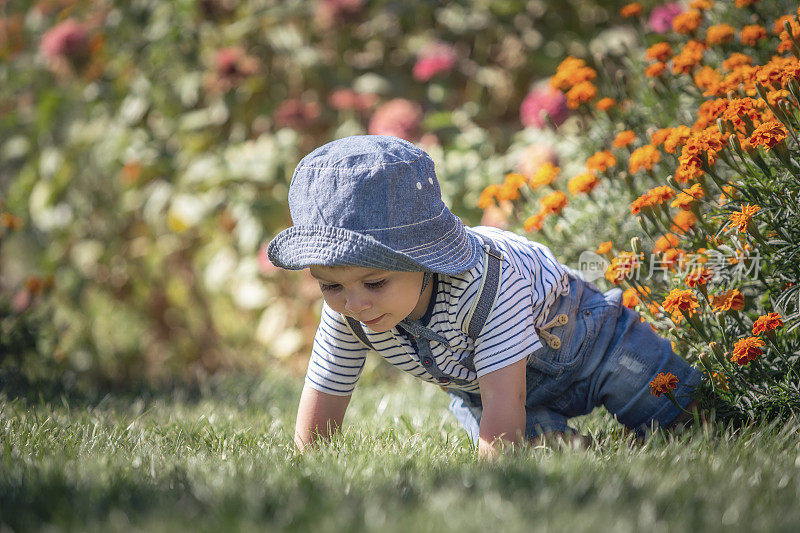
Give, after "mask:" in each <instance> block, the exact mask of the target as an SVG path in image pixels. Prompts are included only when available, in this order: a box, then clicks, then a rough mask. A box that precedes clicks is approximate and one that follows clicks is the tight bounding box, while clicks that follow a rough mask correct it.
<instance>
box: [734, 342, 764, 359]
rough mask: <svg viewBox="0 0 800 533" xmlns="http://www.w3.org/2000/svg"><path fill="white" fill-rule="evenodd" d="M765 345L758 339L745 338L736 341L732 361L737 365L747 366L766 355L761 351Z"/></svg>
mask: <svg viewBox="0 0 800 533" xmlns="http://www.w3.org/2000/svg"><path fill="white" fill-rule="evenodd" d="M764 345H765V343H764V341H762V340H761V339H759V338H758V337H745V338H744V339H739V340H738V341H736V344H734V345H733V355H732V356H731V361H733V362H734V363H736V364H737V365H746V364H747V363H749V362H750V361H753V360H755V359H756V358H757V357H758V356H759V355H761V354H763V353H764V352H763V351H762V350H761V348H763V347H764Z"/></svg>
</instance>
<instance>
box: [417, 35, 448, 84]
mask: <svg viewBox="0 0 800 533" xmlns="http://www.w3.org/2000/svg"><path fill="white" fill-rule="evenodd" d="M457 60H458V55H457V54H456V50H455V48H453V47H452V46H450V45H449V44H445V43H434V44H432V45H430V46H429V47H428V48H426V49H425V51H424V52H423V53H422V55H420V57H419V58H418V59H417V62H416V64H415V65H414V71H413V74H414V79H415V80H417V81H428V80H429V79H431V78H432V77H434V76H436V75H437V74H440V73H442V72H450V71H451V70H453V67H455V66H456V61H457Z"/></svg>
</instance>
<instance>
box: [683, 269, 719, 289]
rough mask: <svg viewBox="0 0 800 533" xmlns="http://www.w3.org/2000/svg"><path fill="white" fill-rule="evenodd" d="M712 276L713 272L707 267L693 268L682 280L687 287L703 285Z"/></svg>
mask: <svg viewBox="0 0 800 533" xmlns="http://www.w3.org/2000/svg"><path fill="white" fill-rule="evenodd" d="M713 278H714V273H713V272H712V271H711V270H710V269H708V268H694V269H692V271H691V272H689V274H687V275H686V279H685V280H684V282H685V283H686V286H687V287H697V286H698V285H705V284H707V283H708V282H709V281H711V280H712V279H713Z"/></svg>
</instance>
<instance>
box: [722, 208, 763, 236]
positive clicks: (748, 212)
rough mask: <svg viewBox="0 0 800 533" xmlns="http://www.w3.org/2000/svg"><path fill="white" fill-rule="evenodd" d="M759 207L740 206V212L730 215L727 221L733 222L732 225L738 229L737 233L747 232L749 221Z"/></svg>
mask: <svg viewBox="0 0 800 533" xmlns="http://www.w3.org/2000/svg"><path fill="white" fill-rule="evenodd" d="M760 209H761V207H759V206H757V205H750V204H745V205H743V206H742V210H741V211H740V212H738V213H732V214H731V215H730V216H729V217H728V219H729V220H730V221H731V222H733V224H734V225H735V226H736V227H737V228H739V231H740V232H742V233H744V232H746V231H747V225H748V224H749V223H750V219H752V218H753V215H755V214H756V213H757V212H758V211H759V210H760Z"/></svg>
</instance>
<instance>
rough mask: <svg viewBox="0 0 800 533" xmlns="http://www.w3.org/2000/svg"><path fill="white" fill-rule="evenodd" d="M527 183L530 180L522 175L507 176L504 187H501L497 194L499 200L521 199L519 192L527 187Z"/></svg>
mask: <svg viewBox="0 0 800 533" xmlns="http://www.w3.org/2000/svg"><path fill="white" fill-rule="evenodd" d="M526 181H528V180H527V179H525V176H523V175H522V174H516V173H512V174H507V175H506V179H505V181H504V182H503V185H501V186H500V190H499V191H498V192H497V194H496V197H497V199H498V200H500V201H503V200H518V199H519V197H520V194H519V190H520V188H521V187H522V186H523V185H525V182H526Z"/></svg>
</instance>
